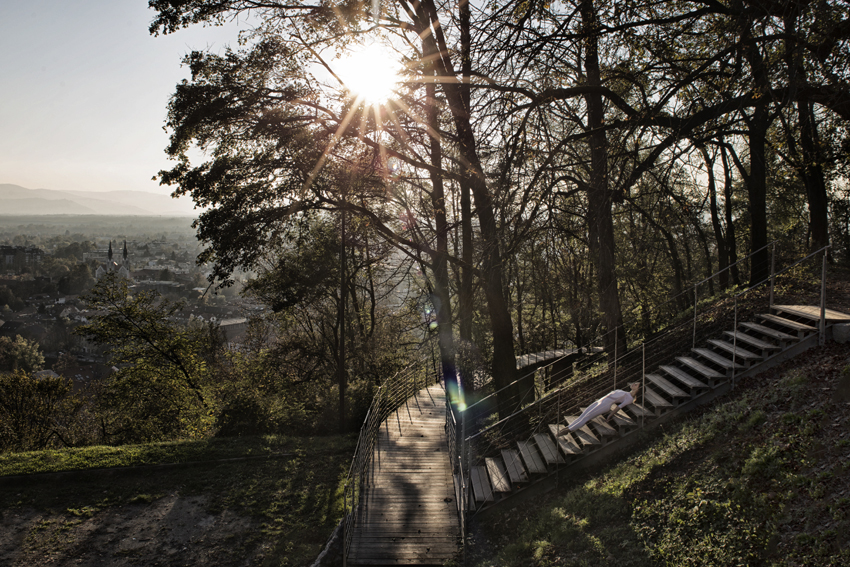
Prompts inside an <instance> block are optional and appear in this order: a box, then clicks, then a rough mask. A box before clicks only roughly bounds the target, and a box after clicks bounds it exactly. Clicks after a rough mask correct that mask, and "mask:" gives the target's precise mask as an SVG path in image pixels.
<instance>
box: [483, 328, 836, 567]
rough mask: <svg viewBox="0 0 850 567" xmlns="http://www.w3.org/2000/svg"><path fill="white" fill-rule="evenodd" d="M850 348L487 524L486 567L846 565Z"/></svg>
mask: <svg viewBox="0 0 850 567" xmlns="http://www.w3.org/2000/svg"><path fill="white" fill-rule="evenodd" d="M848 364H850V345H837V344H834V343H832V344H828V345H827V346H825V347H821V348H817V349H813V350H811V351H809V352H807V353H805V354H803V355H802V356H800V357H797V358H796V359H794V360H792V361H789V362H788V363H786V364H785V365H783V366H781V367H778V368H776V369H773V370H770V371H767V372H765V373H763V374H762V375H760V376H757V377H754V378H750V379H748V380H747V381H746V382H745V383H744V384H742V385H741V386H740V387H739V388H737V389H736V390H735V392H734V393H733V394H732V395H727V396H726V397H725V398H724V399H722V400H720V401H719V402H717V403H715V404H714V405H713V406H712V407H711V408H708V409H705V410H702V411H701V412H698V413H692V414H690V415H688V416H686V417H684V418H683V419H682V420H680V421H679V422H677V423H675V424H670V425H665V426H664V429H663V431H661V432H656V433H655V434H653V435H652V437H647V438H646V439H644V440H643V441H642V442H641V443H640V446H639V447H638V448H636V449H635V450H634V451H632V452H631V454H629V455H628V456H626V457H624V458H620V459H619V460H617V461H616V462H614V463H613V464H610V465H608V466H607V467H603V468H601V469H597V470H596V471H593V472H592V473H591V475H583V476H582V477H581V478H575V477H573V478H571V479H562V482H561V485H560V487H559V489H558V490H556V491H554V492H550V493H549V494H546V495H544V496H543V497H540V498H538V499H536V500H534V501H531V502H528V503H525V504H523V505H522V506H521V507H518V508H515V509H513V510H510V511H505V512H504V513H503V514H502V516H500V517H499V518H498V519H496V521H494V522H492V523H489V524H488V525H487V526H479V527H478V528H477V529H476V530H475V532H474V534H473V536H472V545H471V546H470V547H471V549H470V550H469V556H470V559H472V561H471V562H470V563H471V564H475V565H479V566H484V565H523V566H549V565H553V566H554V565H604V564H612V565H613V564H616V565H618V566H621V567H626V566H643V565H646V566H649V565H677V566H678V565H718V566H721V565H723V566H725V565H821V566H826V565H850V403H847V402H850V398H846V399H841V398H840V397H839V396H837V395H836V390H837V389H838V387H839V382H841V381H842V380H843V382H841V384H842V387H843V388H844V391H845V392H846V391H847V390H850V387H849V385H848V382H850V374H848V372H844V373H842V370H843V369H844V368H845V367H847V365H848Z"/></svg>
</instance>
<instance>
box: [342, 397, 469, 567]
mask: <svg viewBox="0 0 850 567" xmlns="http://www.w3.org/2000/svg"><path fill="white" fill-rule="evenodd" d="M444 404H445V393H444V392H443V390H442V388H441V387H440V386H437V385H435V386H431V387H429V388H428V389H427V390H422V391H421V392H420V393H419V395H417V396H416V398H415V399H411V400H410V401H408V403H406V404H405V405H404V406H402V407H401V408H400V409H399V410H398V411H396V412H394V413H393V414H392V415H390V416H389V417H388V418H387V421H386V422H385V423H384V424H383V425H382V426H381V429H380V432H379V435H378V440H377V447H376V450H375V453H374V454H373V456H372V461H371V470H370V471H369V481H368V484H367V485H366V486H365V487H364V493H363V496H362V499H361V501H360V508H359V512H358V514H357V515H356V517H357V521H356V523H355V525H354V526H353V528H354V529H353V532H352V539H351V547H350V551H349V555H348V564H349V565H434V564H442V563H443V562H444V561H446V560H448V559H451V558H452V557H454V556H455V555H456V553H457V550H458V537H459V525H458V517H457V502H456V501H455V498H456V496H455V489H454V481H453V476H452V471H451V463H450V461H449V455H448V447H447V445H446V437H445V410H444V407H445V406H444ZM485 476H486V475H485Z"/></svg>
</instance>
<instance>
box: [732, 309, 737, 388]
mask: <svg viewBox="0 0 850 567" xmlns="http://www.w3.org/2000/svg"><path fill="white" fill-rule="evenodd" d="M732 331H733V332H734V333H735V334H734V335H732V389H733V390H734V389H735V369H736V367H737V366H738V364H737V362H736V358H737V357H736V355H737V354H738V347H737V339H738V335H737V333H738V296H737V295H736V296H735V318H734V324H733V326H732Z"/></svg>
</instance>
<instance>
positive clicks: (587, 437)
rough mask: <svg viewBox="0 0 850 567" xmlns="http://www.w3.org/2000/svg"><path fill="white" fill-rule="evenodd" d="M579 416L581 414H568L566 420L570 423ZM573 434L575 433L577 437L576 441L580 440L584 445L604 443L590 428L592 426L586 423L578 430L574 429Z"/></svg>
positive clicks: (574, 435)
mask: <svg viewBox="0 0 850 567" xmlns="http://www.w3.org/2000/svg"><path fill="white" fill-rule="evenodd" d="M578 418H579V416H577V415H570V416H567V417H566V418H565V420H566V422H567V423H568V424H569V423H573V422H574V421H576V420H577V419H578ZM572 434H573V437H574V438H575V439H576V441H578V442H579V444H580V445H582V446H584V445H601V444H602V441H600V440H599V438H598V437H596V435H594V433H593V431H591V430H590V428H589V427H588V426H587V424H584V425H583V426H581V427H580V428H578V429H577V430H575V431H573V432H572Z"/></svg>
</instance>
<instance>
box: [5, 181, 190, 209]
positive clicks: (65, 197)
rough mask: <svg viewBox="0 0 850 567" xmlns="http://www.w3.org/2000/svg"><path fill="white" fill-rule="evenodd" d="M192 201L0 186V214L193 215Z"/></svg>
mask: <svg viewBox="0 0 850 567" xmlns="http://www.w3.org/2000/svg"><path fill="white" fill-rule="evenodd" d="M195 214H197V213H196V211H194V209H193V203H192V201H191V199H186V198H182V199H172V198H171V197H170V196H168V195H161V194H158V193H146V192H144V191H105V192H95V191H55V190H52V189H27V188H26V187H21V186H19V185H12V184H9V183H5V184H0V215H4V216H7V215H131V216H139V215H142V216H157V215H169V216H186V215H195Z"/></svg>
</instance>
